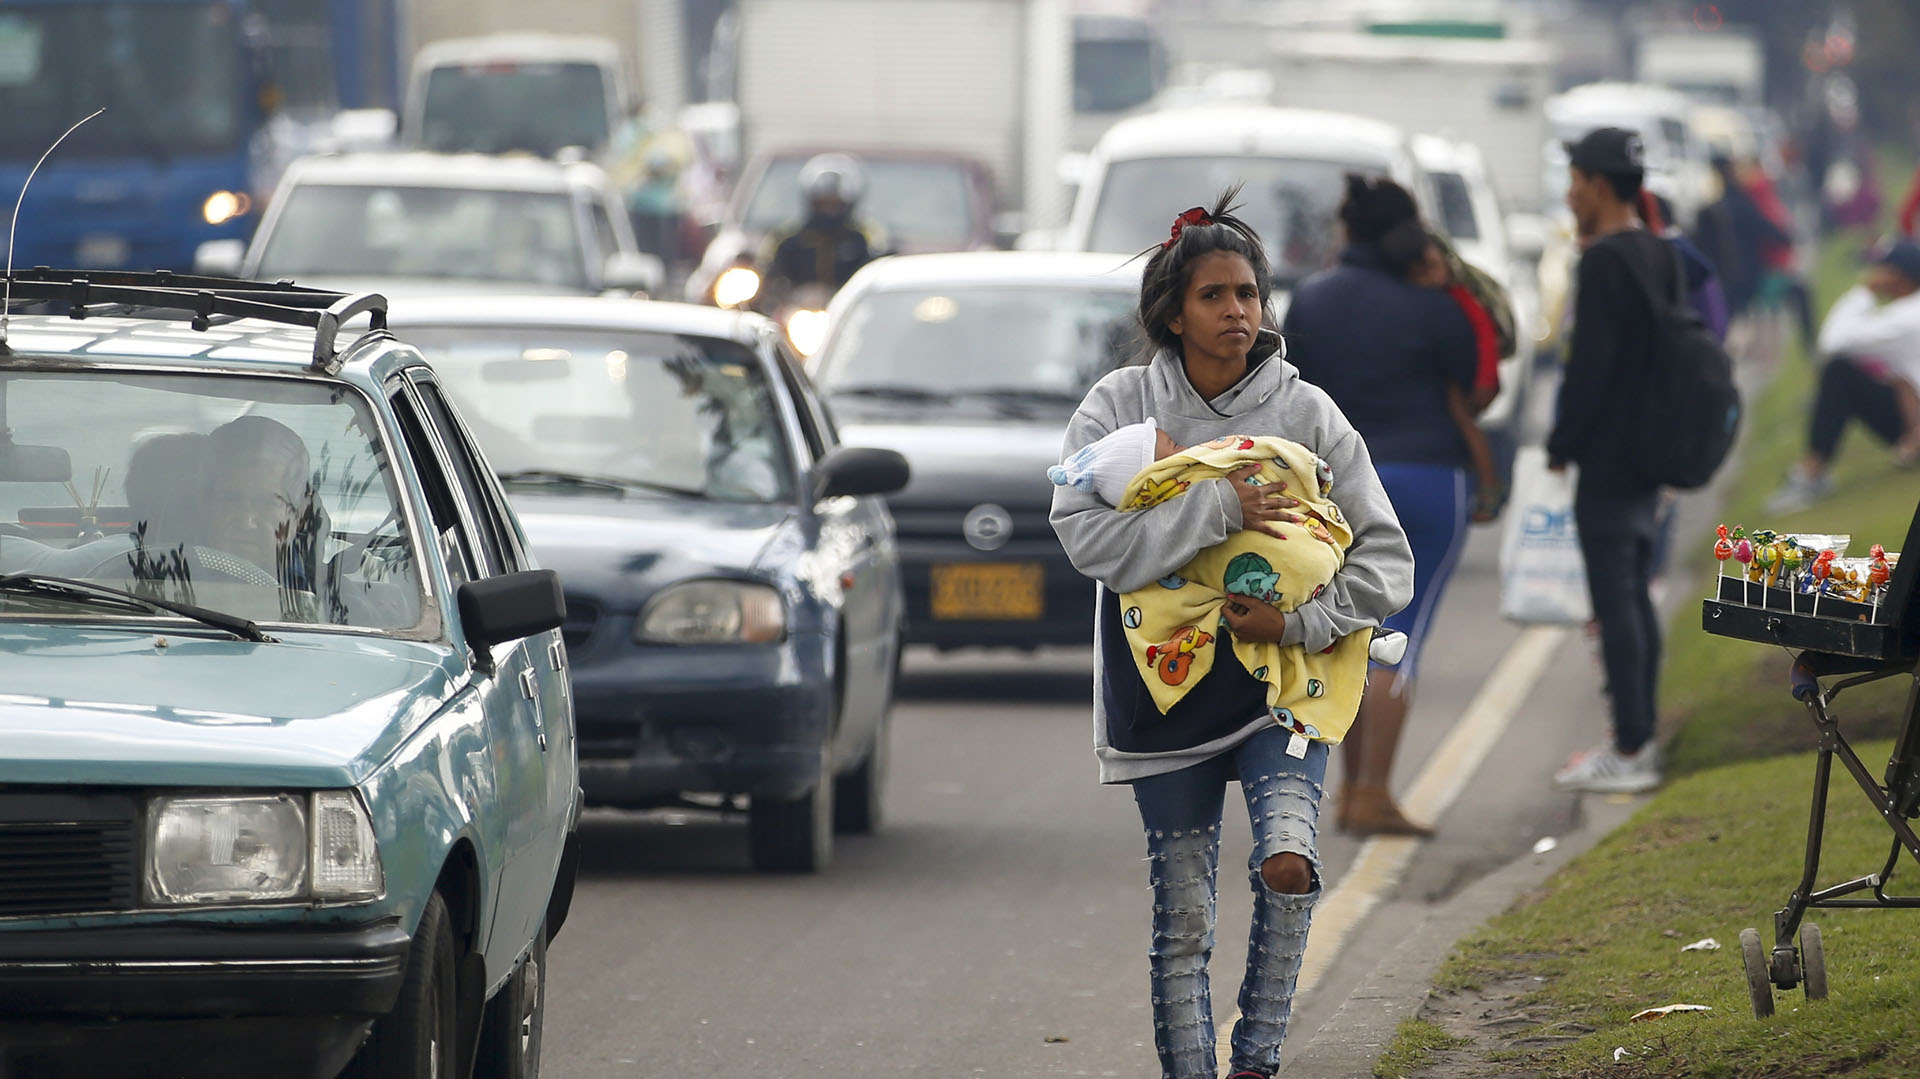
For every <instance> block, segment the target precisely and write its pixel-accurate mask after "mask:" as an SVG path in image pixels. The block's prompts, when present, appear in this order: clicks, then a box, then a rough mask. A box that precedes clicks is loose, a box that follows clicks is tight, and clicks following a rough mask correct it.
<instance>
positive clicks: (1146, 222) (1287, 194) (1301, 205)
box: [1087, 157, 1386, 283]
mask: <svg viewBox="0 0 1920 1079" xmlns="http://www.w3.org/2000/svg"><path fill="white" fill-rule="evenodd" d="M1348 172H1358V173H1361V174H1364V175H1368V176H1384V175H1385V174H1386V169H1385V168H1384V167H1383V166H1380V165H1368V164H1363V163H1360V162H1353V161H1316V160H1311V159H1306V158H1287V157H1156V158H1142V159H1140V160H1136V161H1119V162H1115V163H1114V164H1113V165H1112V166H1111V167H1110V168H1109V169H1108V170H1107V174H1106V178H1105V179H1104V180H1103V181H1102V183H1101V186H1100V202H1099V205H1098V206H1096V207H1095V209H1094V212H1093V225H1092V229H1091V231H1090V233H1089V237H1088V248H1087V249H1088V250H1090V251H1144V250H1146V249H1147V248H1149V247H1154V246H1157V245H1159V244H1160V242H1161V241H1163V240H1165V239H1166V238H1167V226H1166V225H1165V224H1164V223H1163V222H1162V221H1161V218H1163V217H1165V216H1166V215H1165V214H1164V213H1162V212H1161V211H1160V209H1159V208H1160V207H1163V206H1176V205H1177V206H1184V205H1188V204H1190V203H1192V202H1193V201H1194V199H1193V192H1195V191H1220V190H1222V189H1224V188H1226V187H1227V186H1228V185H1230V184H1236V183H1238V184H1242V185H1243V186H1242V187H1241V191H1240V202H1241V209H1240V210H1239V216H1240V217H1241V218H1242V219H1243V220H1245V221H1246V222H1247V224H1249V225H1252V226H1253V228H1254V231H1256V232H1258V233H1259V234H1260V236H1261V238H1262V239H1264V240H1266V242H1267V253H1268V257H1269V258H1270V259H1271V260H1272V263H1273V276H1274V279H1275V280H1276V281H1281V282H1286V283H1291V282H1295V281H1299V280H1301V279H1302V278H1305V277H1306V276H1308V275H1309V274H1312V273H1313V272H1315V271H1317V270H1322V269H1325V268H1326V267H1328V266H1331V265H1333V261H1334V258H1335V257H1336V256H1337V255H1338V254H1339V253H1340V235H1339V229H1338V226H1337V222H1338V221H1339V214H1338V211H1339V208H1340V199H1341V197H1342V195H1343V194H1344V192H1345V190H1346V188H1345V182H1344V181H1343V179H1342V177H1343V175H1344V174H1346V173H1348Z"/></svg>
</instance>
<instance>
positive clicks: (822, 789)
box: [747, 749, 834, 873]
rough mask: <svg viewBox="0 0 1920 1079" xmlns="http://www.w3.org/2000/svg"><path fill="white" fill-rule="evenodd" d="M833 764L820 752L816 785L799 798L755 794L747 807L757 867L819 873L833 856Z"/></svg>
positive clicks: (759, 868)
mask: <svg viewBox="0 0 1920 1079" xmlns="http://www.w3.org/2000/svg"><path fill="white" fill-rule="evenodd" d="M833 786H834V783H833V765H832V762H831V760H830V758H829V755H828V754H827V752H826V750H824V749H822V750H821V753H820V773H819V775H817V776H815V777H814V781H813V788H812V789H811V790H809V791H808V792H807V793H806V794H803V795H801V796H800V797H798V798H761V797H757V796H756V797H755V798H754V799H753V802H752V804H750V805H749V806H748V807H747V839H748V847H749V848H750V849H751V851H752V856H753V868H755V869H757V870H759V871H760V872H762V873H818V872H819V871H820V870H822V869H825V868H826V867H827V862H828V861H829V860H831V859H832V857H833Z"/></svg>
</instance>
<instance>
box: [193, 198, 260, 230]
mask: <svg viewBox="0 0 1920 1079" xmlns="http://www.w3.org/2000/svg"><path fill="white" fill-rule="evenodd" d="M251 209H253V199H251V198H249V197H248V196H247V193H246V192H244V191H215V192H214V193H213V194H211V195H208V196H207V201H205V202H203V203H201V204H200V216H201V217H202V218H204V219H205V220H206V222H207V224H209V225H224V224H226V223H227V222H229V221H232V220H233V219H234V218H236V217H240V216H242V215H244V214H245V213H246V212H247V211H248V210H251Z"/></svg>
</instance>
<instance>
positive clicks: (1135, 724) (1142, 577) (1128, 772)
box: [1051, 330, 1413, 783]
mask: <svg viewBox="0 0 1920 1079" xmlns="http://www.w3.org/2000/svg"><path fill="white" fill-rule="evenodd" d="M1250 360H1251V361H1252V362H1253V367H1252V369H1251V370H1249V371H1248V372H1247V375H1246V377H1244V378H1242V379H1241V380H1240V381H1239V382H1238V383H1236V384H1235V385H1234V386H1233V387H1231V388H1230V389H1228V390H1227V391H1226V392H1225V393H1222V394H1221V395H1220V396H1218V397H1216V398H1214V399H1213V400H1211V401H1208V400H1204V399H1202V398H1201V396H1200V394H1199V392H1198V391H1196V390H1195V389H1194V388H1193V384H1192V383H1191V382H1189V381H1188V380H1187V374H1186V370H1185V367H1184V366H1183V364H1182V363H1181V361H1180V358H1179V357H1178V356H1175V355H1173V354H1172V353H1169V352H1165V351H1163V352H1161V353H1160V354H1159V355H1157V356H1155V357H1154V359H1153V362H1152V363H1150V364H1147V365H1146V366H1144V367H1142V366H1133V367H1123V368H1121V369H1120V370H1117V371H1114V372H1112V373H1110V374H1108V375H1107V376H1106V377H1105V378H1103V379H1101V380H1100V381H1099V383H1098V384H1096V385H1095V386H1094V387H1093V389H1091V390H1089V391H1088V392H1087V397H1086V400H1084V401H1082V402H1081V403H1080V408H1079V410H1078V411H1076V412H1075V413H1074V415H1073V419H1072V421H1071V422H1069V424H1068V425H1067V437H1066V442H1065V445H1064V448H1063V452H1062V453H1061V459H1062V460H1065V459H1066V458H1067V457H1069V456H1070V455H1072V454H1073V453H1074V452H1075V451H1077V450H1079V449H1080V448H1081V447H1083V446H1085V445H1087V444H1088V443H1091V442H1093V441H1095V440H1097V439H1099V438H1100V437H1101V436H1103V435H1105V434H1107V433H1109V432H1111V431H1113V430H1114V429H1115V428H1118V427H1121V426H1124V425H1126V424H1129V423H1139V422H1141V421H1142V420H1145V419H1147V418H1148V417H1151V418H1153V419H1154V420H1157V421H1158V422H1159V424H1160V426H1161V427H1162V428H1164V429H1165V430H1166V432H1167V434H1168V435H1169V436H1171V437H1172V438H1173V440H1174V441H1176V442H1178V443H1180V444H1181V445H1183V446H1193V445H1198V444H1199V443H1202V442H1207V441H1211V440H1212V439H1216V438H1222V437H1225V436H1227V435H1276V436H1279V437H1281V438H1289V439H1293V440H1294V441H1296V442H1299V443H1302V444H1303V445H1305V446H1306V447H1307V448H1309V449H1311V450H1313V451H1314V452H1315V453H1317V454H1319V455H1320V457H1321V458H1322V459H1324V460H1325V461H1326V462H1327V464H1328V466H1329V467H1330V468H1331V469H1332V470H1333V501H1334V502H1335V504H1337V505H1338V506H1339V507H1340V511H1341V512H1342V513H1343V514H1345V516H1346V518H1347V521H1348V522H1349V523H1350V524H1351V525H1352V526H1353V543H1352V545H1351V546H1350V547H1349V548H1348V550H1347V562H1346V565H1345V566H1344V567H1342V568H1341V570H1340V571H1339V573H1337V574H1336V575H1335V576H1334V579H1333V583H1332V584H1331V585H1329V586H1328V587H1327V589H1326V590H1325V591H1324V592H1322V593H1321V594H1320V595H1319V597H1318V598H1316V599H1313V600H1310V601H1308V602H1307V603H1304V604H1302V605H1300V607H1298V608H1297V609H1296V610H1295V611H1293V612H1292V613H1291V614H1290V615H1288V617H1287V629H1286V635H1285V637H1284V638H1283V639H1282V642H1281V643H1283V644H1302V645H1305V646H1306V647H1307V648H1310V649H1315V650H1319V649H1324V648H1327V647H1330V646H1331V645H1332V644H1333V642H1334V641H1336V640H1338V639H1339V638H1341V637H1344V636H1346V635H1348V634H1350V633H1360V632H1371V630H1372V629H1373V627H1375V626H1378V625H1379V624H1380V623H1381V621H1382V620H1384V619H1385V618H1387V616H1389V615H1391V614H1393V613H1394V612H1396V611H1398V610H1400V608H1402V607H1404V606H1406V605H1407V603H1408V602H1409V601H1410V600H1411V599H1412V596H1413V551H1412V549H1411V548H1410V547H1409V546H1408V545H1407V537H1406V533H1405V532H1403V531H1401V528H1400V522H1399V519H1398V518H1397V517H1395V516H1394V512H1393V506H1392V504H1391V503H1390V502H1388V500H1387V495H1386V492H1385V491H1384V490H1383V489H1382V488H1381V486H1380V478H1379V476H1378V475H1376V474H1375V473H1374V470H1373V461H1372V459H1371V458H1370V457H1369V456H1368V455H1367V446H1366V443H1365V442H1364V441H1362V440H1361V438H1360V435H1359V433H1358V432H1357V431H1355V430H1354V429H1353V426H1352V425H1351V424H1349V423H1348V422H1347V418H1346V417H1345V416H1344V415H1342V414H1341V412H1340V410H1339V408H1337V407H1335V405H1334V403H1333V401H1332V399H1330V398H1329V397H1328V396H1327V395H1326V394H1325V393H1324V392H1322V391H1321V390H1320V388H1319V387H1317V386H1314V385H1312V384H1311V383H1308V382H1305V381H1303V380H1302V379H1301V378H1300V373H1299V371H1297V370H1296V369H1295V368H1294V366H1293V365H1292V364H1290V363H1288V362H1287V361H1286V359H1285V350H1284V349H1283V348H1281V346H1280V339H1279V336H1278V335H1277V334H1274V333H1272V332H1271V331H1268V330H1262V331H1261V332H1260V336H1259V340H1258V341H1257V342H1256V344H1255V346H1254V350H1253V353H1252V356H1251V357H1250ZM1051 520H1052V522H1053V528H1054V531H1055V532H1056V533H1058V534H1059V536H1060V542H1061V544H1062V545H1063V546H1064V547H1065V548H1066V551H1067V557H1068V558H1069V559H1071V560H1072V562H1073V564H1074V566H1075V568H1077V569H1079V571H1080V572H1081V573H1084V574H1086V575H1087V576H1088V577H1091V578H1093V579H1094V580H1095V581H1096V582H1098V583H1099V585H1100V588H1099V590H1098V592H1097V596H1098V606H1097V608H1096V611H1095V617H1094V626H1095V628H1094V710H1093V718H1094V748H1095V752H1096V755H1097V756H1098V758H1099V762H1100V781H1101V782H1102V783H1126V782H1131V781H1133V780H1136V779H1141V778H1144V777H1146V776H1151V775H1158V774H1160V773H1163V772H1171V771H1174V770H1176V769H1179V768H1184V767H1186V766H1188V765H1190V764H1196V763H1198V762H1200V761H1204V760H1207V759H1208V758H1210V757H1214V756H1216V755H1218V754H1220V753H1223V752H1226V751H1227V750H1230V749H1232V748H1233V747H1235V746H1237V745H1239V744H1240V743H1241V742H1243V741H1245V740H1246V739H1247V738H1249V737H1251V736H1252V735H1253V734H1254V733H1255V732H1257V731H1259V730H1261V729H1263V728H1265V727H1266V726H1268V725H1270V724H1272V723H1273V722H1275V721H1274V720H1273V719H1272V718H1271V717H1270V716H1269V715H1268V714H1267V711H1266V697H1265V685H1264V683H1262V682H1260V681H1259V680H1257V679H1255V678H1253V677H1252V676H1251V675H1250V674H1248V673H1247V672H1246V671H1245V670H1244V669H1242V668H1241V667H1240V666H1239V663H1238V661H1237V660H1234V659H1231V658H1230V657H1232V656H1233V651H1232V650H1231V649H1223V650H1222V652H1221V655H1220V657H1219V658H1217V659H1216V660H1215V663H1214V668H1213V670H1212V671H1211V672H1210V673H1209V674H1208V675H1207V676H1206V677H1205V678H1204V679H1202V680H1201V682H1200V683H1199V684H1197V685H1195V686H1193V687H1192V688H1191V689H1190V690H1189V691H1188V692H1187V694H1186V696H1185V697H1184V698H1183V699H1182V700H1181V701H1180V703H1179V704H1176V705H1175V706H1174V707H1173V709H1172V710H1170V711H1169V712H1167V713H1165V714H1161V713H1160V712H1159V710H1158V708H1157V707H1155V706H1154V704H1153V702H1152V697H1151V695H1150V694H1149V693H1148V692H1147V688H1146V685H1145V683H1144V682H1142V681H1141V679H1140V674H1139V671H1138V670H1137V669H1136V668H1135V666H1134V664H1133V661H1132V659H1131V657H1130V654H1129V653H1128V650H1127V644H1126V638H1125V634H1124V632H1123V631H1122V629H1121V626H1120V622H1119V615H1118V603H1117V600H1118V594H1120V593H1125V592H1129V591H1132V590H1133V589H1136V588H1141V587H1144V586H1146V585H1148V584H1151V583H1153V582H1154V581H1157V580H1160V579H1161V578H1163V577H1166V576H1168V575H1170V574H1172V573H1173V572H1174V571H1176V570H1178V569H1179V568H1180V567H1181V566H1184V565H1186V564H1187V562H1188V561H1190V560H1191V559H1192V558H1193V556H1194V555H1195V554H1196V553H1197V552H1199V551H1200V550H1202V549H1204V548H1207V547H1211V546H1213V545H1214V544H1216V543H1219V542H1220V541H1222V540H1224V539H1226V538H1227V536H1228V535H1229V534H1230V533H1232V532H1234V531H1237V530H1238V529H1239V528H1240V523H1241V522H1240V500H1239V498H1237V497H1236V496H1235V495H1234V492H1233V485H1232V482H1231V481H1229V480H1224V479H1222V480H1208V481H1206V482H1204V483H1200V484H1195V485H1194V486H1193V487H1192V488H1190V489H1189V490H1187V491H1186V492H1185V493H1184V494H1182V495H1181V496H1180V497H1179V498H1175V499H1169V500H1168V501H1166V502H1163V503H1161V504H1159V505H1157V506H1154V507H1153V508H1151V509H1147V510H1140V511H1136V512H1132V513H1121V512H1118V511H1117V510H1115V509H1114V508H1113V507H1111V506H1109V505H1107V504H1106V503H1104V502H1102V501H1100V500H1099V499H1098V498H1096V497H1095V496H1093V495H1092V494H1089V493H1086V492H1083V491H1080V490H1077V489H1075V488H1073V487H1070V486H1068V487H1055V488H1054V491H1053V508H1052V512H1051ZM1223 661H1224V662H1223Z"/></svg>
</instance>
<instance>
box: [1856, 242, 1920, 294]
mask: <svg viewBox="0 0 1920 1079" xmlns="http://www.w3.org/2000/svg"><path fill="white" fill-rule="evenodd" d="M1867 261H1868V262H1871V263H1877V264H1879V265H1881V266H1891V267H1893V268H1894V269H1896V270H1898V271H1900V275H1901V276H1902V277H1905V278H1906V279H1907V280H1909V281H1912V282H1913V283H1915V284H1920V244H1917V243H1914V242H1913V241H1912V240H1906V239H1899V240H1894V241H1892V242H1890V243H1883V244H1880V245H1879V246H1877V247H1875V248H1874V249H1873V250H1872V251H1871V252H1869V253H1868V255H1867Z"/></svg>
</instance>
